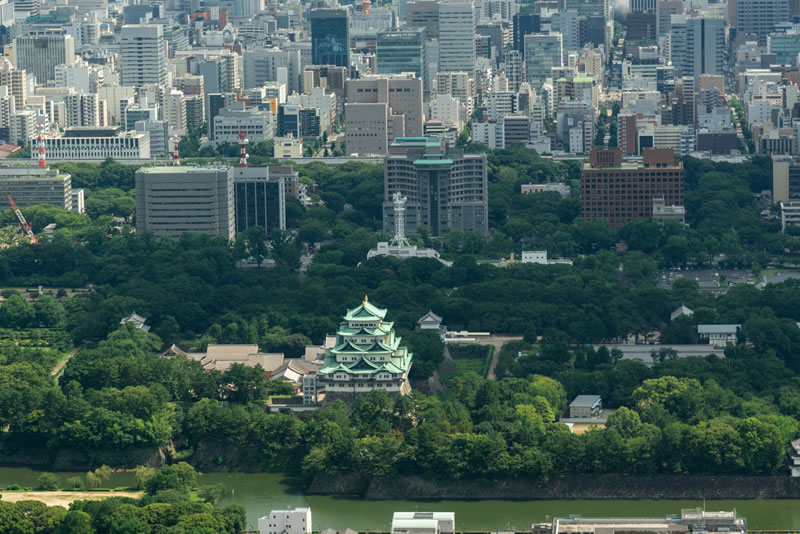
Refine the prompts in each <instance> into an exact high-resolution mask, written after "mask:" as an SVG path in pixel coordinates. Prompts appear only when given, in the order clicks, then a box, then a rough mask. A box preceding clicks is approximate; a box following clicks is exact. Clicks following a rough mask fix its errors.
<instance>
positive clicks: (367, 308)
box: [344, 296, 386, 321]
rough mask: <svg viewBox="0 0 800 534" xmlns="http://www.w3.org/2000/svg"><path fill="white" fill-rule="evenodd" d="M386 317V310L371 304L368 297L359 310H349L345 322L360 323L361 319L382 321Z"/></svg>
mask: <svg viewBox="0 0 800 534" xmlns="http://www.w3.org/2000/svg"><path fill="white" fill-rule="evenodd" d="M384 317H386V310H382V309H381V308H378V307H376V306H373V305H372V304H370V303H369V300H368V299H367V297H366V296H365V297H364V301H363V302H362V303H361V305H360V306H358V307H357V308H353V309H352V310H347V315H345V316H344V320H345V321H358V320H359V319H362V320H370V319H373V320H375V319H377V320H382V319H383V318H384Z"/></svg>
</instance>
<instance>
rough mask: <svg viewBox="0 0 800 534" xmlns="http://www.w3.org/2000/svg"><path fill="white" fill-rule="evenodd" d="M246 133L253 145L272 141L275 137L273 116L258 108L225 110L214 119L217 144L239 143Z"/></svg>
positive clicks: (214, 133)
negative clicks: (241, 135)
mask: <svg viewBox="0 0 800 534" xmlns="http://www.w3.org/2000/svg"><path fill="white" fill-rule="evenodd" d="M242 132H244V134H245V135H246V136H247V139H248V140H249V141H250V142H251V143H259V142H261V141H270V140H272V137H273V130H272V114H271V113H270V112H269V111H261V110H258V109H256V108H251V109H244V108H241V109H234V108H223V109H221V110H219V113H217V115H216V116H215V117H214V119H213V135H214V142H215V143H234V144H238V143H239V134H240V133H242Z"/></svg>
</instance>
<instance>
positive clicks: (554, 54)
mask: <svg viewBox="0 0 800 534" xmlns="http://www.w3.org/2000/svg"><path fill="white" fill-rule="evenodd" d="M524 40H525V54H524V56H525V76H526V81H527V82H528V83H530V84H531V87H532V88H533V89H534V90H536V91H538V90H539V89H540V88H541V87H542V85H543V84H544V82H545V80H546V79H547V78H549V77H550V69H552V68H553V67H561V66H562V65H563V64H564V62H563V58H564V56H563V54H564V53H563V49H562V43H561V34H560V33H550V34H546V33H538V34H531V35H526V36H525V39H524Z"/></svg>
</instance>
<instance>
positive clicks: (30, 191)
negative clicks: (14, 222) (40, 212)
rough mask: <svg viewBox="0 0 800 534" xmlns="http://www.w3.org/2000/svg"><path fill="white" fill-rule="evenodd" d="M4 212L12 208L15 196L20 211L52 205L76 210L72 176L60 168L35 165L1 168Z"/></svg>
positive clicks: (0, 179)
mask: <svg viewBox="0 0 800 534" xmlns="http://www.w3.org/2000/svg"><path fill="white" fill-rule="evenodd" d="M0 193H1V194H0V209H9V208H10V207H11V203H10V202H9V201H8V197H7V196H6V194H9V195H11V198H13V199H14V202H15V203H16V204H17V206H19V207H20V208H26V207H28V206H35V205H36V204H50V205H52V206H58V207H59V208H64V209H66V210H71V209H72V177H71V176H70V175H69V174H66V173H63V172H61V171H59V170H58V169H56V168H51V167H34V166H32V165H4V166H2V167H0Z"/></svg>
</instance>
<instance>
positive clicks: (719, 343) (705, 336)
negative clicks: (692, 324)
mask: <svg viewBox="0 0 800 534" xmlns="http://www.w3.org/2000/svg"><path fill="white" fill-rule="evenodd" d="M741 327H742V325H740V324H699V325H697V339H698V341H699V342H700V343H708V344H709V345H712V346H714V347H720V348H725V347H726V346H727V345H728V343H733V344H734V345H735V344H736V332H737V331H738V330H739V329H740V328H741Z"/></svg>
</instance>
